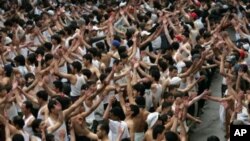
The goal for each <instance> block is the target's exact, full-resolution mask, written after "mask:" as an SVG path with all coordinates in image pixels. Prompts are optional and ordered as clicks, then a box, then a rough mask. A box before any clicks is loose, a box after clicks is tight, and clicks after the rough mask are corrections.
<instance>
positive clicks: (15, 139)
mask: <svg viewBox="0 0 250 141" xmlns="http://www.w3.org/2000/svg"><path fill="white" fill-rule="evenodd" d="M12 141H24V137H23V135H21V134H15V135H14V136H13V137H12Z"/></svg>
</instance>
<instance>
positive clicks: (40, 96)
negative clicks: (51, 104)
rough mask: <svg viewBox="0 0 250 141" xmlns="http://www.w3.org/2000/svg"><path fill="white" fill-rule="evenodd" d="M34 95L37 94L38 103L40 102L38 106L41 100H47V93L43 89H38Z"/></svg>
mask: <svg viewBox="0 0 250 141" xmlns="http://www.w3.org/2000/svg"><path fill="white" fill-rule="evenodd" d="M36 96H37V100H38V103H39V104H40V106H41V104H42V103H43V102H46V101H48V93H47V92H46V91H44V90H41V91H38V92H37V93H36Z"/></svg>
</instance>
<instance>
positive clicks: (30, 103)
mask: <svg viewBox="0 0 250 141" xmlns="http://www.w3.org/2000/svg"><path fill="white" fill-rule="evenodd" d="M23 103H24V104H25V108H26V109H29V110H30V112H31V111H32V110H33V104H32V102H31V101H24V102H23Z"/></svg>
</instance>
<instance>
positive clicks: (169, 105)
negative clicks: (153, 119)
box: [161, 101, 172, 109]
mask: <svg viewBox="0 0 250 141" xmlns="http://www.w3.org/2000/svg"><path fill="white" fill-rule="evenodd" d="M171 106H172V103H170V102H166V101H164V102H163V103H162V104H161V108H162V109H164V108H170V107H171Z"/></svg>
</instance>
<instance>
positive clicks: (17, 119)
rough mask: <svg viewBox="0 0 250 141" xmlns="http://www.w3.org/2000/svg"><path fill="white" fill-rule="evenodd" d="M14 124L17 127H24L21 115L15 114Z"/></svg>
mask: <svg viewBox="0 0 250 141" xmlns="http://www.w3.org/2000/svg"><path fill="white" fill-rule="evenodd" d="M13 124H14V126H15V127H16V128H17V129H23V126H24V124H25V123H24V120H23V118H22V117H21V116H15V117H14V118H13Z"/></svg>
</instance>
